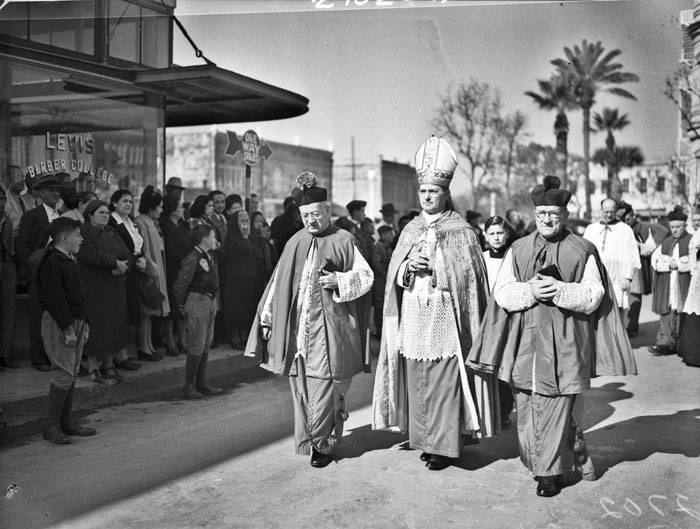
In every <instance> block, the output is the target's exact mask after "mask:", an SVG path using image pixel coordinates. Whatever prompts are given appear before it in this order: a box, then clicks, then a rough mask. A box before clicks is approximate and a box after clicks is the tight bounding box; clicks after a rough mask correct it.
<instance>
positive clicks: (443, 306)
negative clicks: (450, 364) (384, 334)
mask: <svg viewBox="0 0 700 529" xmlns="http://www.w3.org/2000/svg"><path fill="white" fill-rule="evenodd" d="M422 215H423V216H424V218H425V220H426V223H427V224H428V225H429V227H428V229H427V230H426V231H425V232H423V233H422V234H421V235H420V236H419V237H418V240H417V241H416V244H415V245H414V247H413V250H412V252H413V251H418V252H421V253H422V254H423V255H424V256H426V257H427V258H428V259H429V261H430V263H431V268H432V270H433V272H432V274H427V273H419V274H411V273H407V267H408V260H406V261H404V262H403V263H402V264H401V266H400V267H399V273H398V274H397V279H396V282H397V284H398V285H399V286H400V287H403V288H404V289H405V292H404V296H403V304H402V307H401V327H400V335H399V340H400V342H399V343H400V351H401V354H402V355H403V356H404V357H405V358H410V359H412V360H430V361H433V360H438V359H441V358H451V357H453V356H455V355H456V354H457V352H458V351H459V350H460V347H461V345H460V340H459V333H458V329H457V321H456V320H455V307H454V304H453V302H452V296H451V294H450V288H449V284H448V282H447V276H446V272H445V261H444V256H443V255H442V251H441V250H440V249H439V248H438V247H437V237H436V233H435V228H434V227H433V223H434V222H435V221H437V220H438V219H439V218H440V216H441V215H442V214H441V213H437V214H435V215H428V214H427V213H425V212H423V213H422Z"/></svg>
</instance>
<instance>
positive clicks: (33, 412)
mask: <svg viewBox="0 0 700 529" xmlns="http://www.w3.org/2000/svg"><path fill="white" fill-rule="evenodd" d="M255 366H257V363H256V362H255V361H254V360H253V359H251V358H247V357H244V356H243V352H242V351H238V350H235V349H232V348H231V347H229V346H225V347H224V346H219V347H218V348H217V349H214V350H212V351H210V353H209V364H208V367H207V372H208V374H209V376H210V377H217V376H221V375H227V374H230V373H233V372H235V371H239V370H241V369H246V368H252V367H255ZM119 373H120V374H121V375H122V376H123V377H124V381H123V382H120V383H119V384H117V385H115V386H107V385H102V384H95V383H93V382H90V379H89V378H88V377H87V375H86V376H83V377H80V378H79V379H78V383H77V385H76V392H75V404H74V406H75V407H76V409H79V410H81V409H82V410H92V409H95V408H99V407H102V406H108V405H112V404H121V403H124V402H127V401H132V400H135V399H138V398H141V397H144V396H147V395H151V394H153V393H157V392H162V391H165V390H168V389H172V388H175V387H178V386H182V385H183V383H184V380H185V356H178V357H170V356H166V357H164V358H163V359H162V360H160V361H159V362H142V363H141V369H139V370H137V371H122V370H120V371H119ZM50 380H51V372H40V371H36V370H35V369H33V368H32V367H31V366H22V367H21V368H19V369H16V370H15V369H5V371H3V372H2V373H0V406H1V407H2V414H1V415H0V424H2V423H4V424H5V425H6V426H7V427H10V428H12V427H17V426H22V425H24V424H27V423H30V422H33V421H37V420H40V419H43V418H44V417H45V416H46V408H47V406H48V397H47V395H48V388H49V382H50Z"/></svg>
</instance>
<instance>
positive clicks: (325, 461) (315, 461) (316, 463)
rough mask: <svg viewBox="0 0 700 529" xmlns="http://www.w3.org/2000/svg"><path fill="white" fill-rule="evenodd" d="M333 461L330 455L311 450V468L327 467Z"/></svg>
mask: <svg viewBox="0 0 700 529" xmlns="http://www.w3.org/2000/svg"><path fill="white" fill-rule="evenodd" d="M332 461H333V455H332V454H322V453H321V452H319V451H317V450H316V449H315V448H313V449H312V451H311V466H312V467H314V468H323V467H327V466H328V465H330V464H331V462H332Z"/></svg>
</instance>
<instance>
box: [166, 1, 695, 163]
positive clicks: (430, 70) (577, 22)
mask: <svg viewBox="0 0 700 529" xmlns="http://www.w3.org/2000/svg"><path fill="white" fill-rule="evenodd" d="M364 1H365V0H289V1H280V0H178V3H177V9H176V12H175V14H176V15H177V16H178V18H180V20H181V21H182V23H183V24H184V26H185V27H186V28H187V30H188V32H189V33H190V35H191V37H192V38H193V39H194V41H195V42H196V43H197V45H198V46H199V48H201V49H202V51H203V52H204V54H205V55H206V56H207V57H208V58H209V59H210V60H212V61H214V62H215V63H216V64H217V65H218V66H220V67H222V68H226V69H229V70H233V71H235V72H237V73H240V74H243V75H247V76H250V77H253V78H256V79H259V80H261V81H264V82H266V83H270V84H273V85H276V86H279V87H282V88H285V89H287V90H291V91H293V92H296V93H298V94H301V95H303V96H305V97H307V98H308V99H309V100H310V103H309V112H308V113H307V114H305V115H303V116H300V117H297V118H292V119H287V120H280V121H269V122H262V123H254V124H240V123H237V124H232V125H229V126H224V127H225V128H228V129H230V130H234V131H237V132H243V131H245V130H246V129H248V128H254V129H255V130H256V131H257V132H258V133H259V134H260V136H261V138H262V139H263V140H272V141H281V142H287V143H294V144H301V145H304V146H309V147H317V148H322V149H330V150H333V151H334V159H335V161H336V163H341V164H342V163H349V162H350V152H351V151H350V149H351V148H350V143H351V140H350V138H351V137H352V136H354V138H355V146H356V161H357V162H359V163H372V162H376V160H377V159H378V157H379V156H380V155H381V156H382V157H383V158H385V159H389V160H397V161H399V162H410V163H412V161H413V156H414V153H415V151H416V150H417V148H418V146H419V145H420V144H421V143H422V142H423V141H424V140H425V139H426V138H427V137H428V136H430V134H431V133H432V132H433V131H432V130H431V128H430V124H429V122H430V119H431V117H432V115H433V113H434V111H435V109H436V108H437V106H438V101H439V94H440V93H441V92H442V91H444V90H445V88H446V87H447V86H448V85H449V84H450V83H457V82H460V81H468V80H469V79H471V78H475V79H478V80H479V81H481V82H488V83H489V84H491V85H493V86H494V87H497V88H499V89H500V90H501V92H502V95H503V100H504V105H505V108H506V110H507V111H514V110H516V109H517V110H520V111H522V112H524V113H525V114H526V115H527V118H528V121H527V126H526V131H527V134H528V139H530V140H532V141H536V142H538V143H541V144H546V145H553V144H554V134H553V123H554V113H553V112H546V111H542V110H540V109H538V107H537V105H536V104H535V103H534V102H533V101H532V100H531V99H530V98H529V97H528V96H526V95H525V91H526V90H535V89H536V88H537V84H536V82H537V79H541V78H547V77H549V75H550V74H551V73H552V71H553V67H552V65H551V64H550V60H551V59H553V58H556V57H561V56H564V52H563V48H564V46H573V45H575V44H579V43H581V41H582V40H583V39H588V40H589V41H597V40H600V41H601V42H602V43H603V45H604V46H605V48H606V49H609V50H612V49H615V48H619V49H620V50H621V51H622V54H621V55H620V56H619V57H618V61H619V62H621V63H622V64H623V65H624V70H625V71H629V72H633V73H636V74H637V75H639V77H640V82H639V83H630V84H628V85H626V86H625V88H627V89H628V90H629V91H631V92H632V93H634V94H635V95H636V96H637V99H638V100H637V101H629V100H626V99H623V98H620V97H616V96H612V95H609V94H601V95H599V96H598V97H597V100H596V105H595V106H594V108H593V111H599V112H600V111H602V108H603V107H605V106H610V107H613V108H618V109H619V110H620V111H621V112H624V113H626V114H627V115H628V117H629V120H630V125H629V126H628V127H627V128H626V129H625V130H623V131H621V132H618V133H617V135H616V139H617V143H618V144H625V145H638V146H640V147H641V148H642V151H643V152H644V154H645V158H646V159H647V160H648V161H664V160H668V159H669V158H670V157H671V156H673V154H674V152H675V150H676V142H677V128H678V111H677V109H676V108H675V106H674V105H673V103H672V102H670V101H669V100H668V99H667V98H666V97H665V96H664V95H663V93H662V91H663V89H664V83H665V79H666V78H667V77H669V76H670V75H672V74H673V72H674V71H675V70H676V69H677V68H678V66H679V59H680V53H681V33H680V28H679V25H678V16H679V13H680V11H681V10H684V9H691V8H692V5H693V1H692V0H628V1H580V2H472V1H467V0H461V1H460V0H446V1H444V2H441V1H440V0H438V1H435V0H423V1H414V2H408V1H399V0H396V1H394V2H390V1H386V0H384V2H382V0H379V2H378V1H377V0H366V3H365V4H364V5H357V4H362V3H363V2H364ZM316 2H320V3H321V4H320V5H319V6H318V7H317V6H316ZM346 3H348V4H349V6H348V7H345V4H346ZM378 3H379V4H382V3H386V4H391V6H390V7H378V6H377V4H378ZM329 4H333V7H332V8H327V9H326V8H323V7H321V5H323V6H325V5H329ZM174 61H175V62H176V63H177V64H180V65H189V64H200V63H201V60H200V59H197V58H196V57H195V56H194V53H193V52H192V49H191V47H190V46H189V44H188V43H187V42H186V41H185V40H184V39H183V38H182V37H180V36H176V38H175V50H174ZM569 119H570V123H571V124H570V126H571V131H570V135H569V150H570V151H571V152H573V153H578V154H580V153H581V152H582V150H583V144H582V134H581V128H582V119H581V112H580V111H579V112H573V113H571V114H570V116H569ZM604 140H605V138H604V134H602V133H600V134H595V135H593V136H592V140H591V152H593V150H595V149H596V148H598V147H602V146H604Z"/></svg>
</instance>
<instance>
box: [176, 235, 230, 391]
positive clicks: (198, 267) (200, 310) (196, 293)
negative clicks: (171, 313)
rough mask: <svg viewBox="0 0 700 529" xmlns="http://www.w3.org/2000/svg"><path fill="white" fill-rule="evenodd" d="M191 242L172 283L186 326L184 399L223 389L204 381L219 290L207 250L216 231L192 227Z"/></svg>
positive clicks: (213, 261)
mask: <svg viewBox="0 0 700 529" xmlns="http://www.w3.org/2000/svg"><path fill="white" fill-rule="evenodd" d="M192 242H193V243H194V250H192V251H191V252H190V253H189V254H188V255H187V257H185V258H184V259H183V260H182V264H181V265H180V271H179V272H178V274H177V279H176V280H175V284H174V285H173V297H174V298H175V303H176V306H177V307H178V311H179V312H180V314H182V315H183V316H184V320H185V327H186V330H185V336H186V342H187V343H186V348H187V364H186V366H185V387H184V388H183V395H184V397H185V398H186V399H201V398H202V395H218V394H219V393H221V392H222V391H223V390H222V389H221V388H216V387H212V386H209V385H208V384H207V382H206V377H207V361H208V359H209V348H210V347H211V343H212V340H213V339H214V320H215V318H216V310H217V303H216V294H217V292H218V290H219V274H218V273H217V266H216V260H215V259H213V258H212V256H211V253H210V252H212V251H214V250H215V249H216V248H217V246H218V243H217V240H216V231H215V230H214V228H213V227H212V226H210V225H208V224H201V225H199V226H196V227H195V228H194V230H193V231H192Z"/></svg>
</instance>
